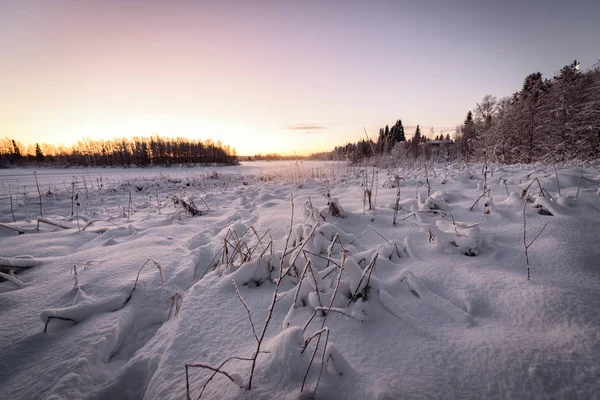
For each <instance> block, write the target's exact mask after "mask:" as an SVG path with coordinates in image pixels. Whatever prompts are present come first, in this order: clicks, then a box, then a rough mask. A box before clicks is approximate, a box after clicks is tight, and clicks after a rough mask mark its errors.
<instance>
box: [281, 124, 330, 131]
mask: <svg viewBox="0 0 600 400" xmlns="http://www.w3.org/2000/svg"><path fill="white" fill-rule="evenodd" d="M283 129H286V130H289V131H319V130H323V129H328V127H327V126H325V125H315V124H291V125H287V126H284V127H283Z"/></svg>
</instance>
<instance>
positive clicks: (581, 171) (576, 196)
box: [575, 159, 583, 200]
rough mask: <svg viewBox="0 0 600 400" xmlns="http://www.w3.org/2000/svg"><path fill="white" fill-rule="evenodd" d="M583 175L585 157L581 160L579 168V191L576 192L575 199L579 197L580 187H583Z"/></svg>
mask: <svg viewBox="0 0 600 400" xmlns="http://www.w3.org/2000/svg"><path fill="white" fill-rule="evenodd" d="M582 176H583V159H582V160H581V169H580V170H579V178H577V193H575V200H577V198H578V197H579V188H580V187H581V177H582Z"/></svg>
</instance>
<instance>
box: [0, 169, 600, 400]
mask: <svg viewBox="0 0 600 400" xmlns="http://www.w3.org/2000/svg"><path fill="white" fill-rule="evenodd" d="M268 167H269V168H270V169H269V170H263V171H260V172H259V174H256V172H257V171H256V170H243V168H246V167H242V173H235V174H234V173H232V171H229V170H227V171H225V170H223V171H225V172H221V170H217V173H216V174H214V173H212V171H211V172H206V173H200V174H195V175H194V174H192V173H188V172H187V171H186V173H185V175H178V176H172V175H168V174H165V173H163V174H162V175H158V176H156V175H154V176H152V175H151V172H149V171H148V170H142V172H141V173H140V174H139V176H136V175H135V173H136V171H139V170H135V169H134V170H131V171H127V172H128V173H129V174H130V175H133V176H128V177H120V178H116V177H111V178H110V179H103V180H102V185H101V184H100V180H99V179H98V180H94V179H93V178H92V179H90V178H89V177H90V176H93V173H95V172H96V171H92V173H90V174H89V175H88V174H82V175H81V176H82V177H83V176H88V178H87V181H86V183H85V185H84V184H83V178H81V179H78V180H77V183H76V184H75V185H72V184H71V182H72V180H70V181H66V180H65V184H53V183H52V179H51V177H50V174H49V173H48V175H46V177H45V179H46V181H45V183H44V184H43V185H42V187H43V188H44V189H43V190H44V193H43V206H44V209H43V211H44V217H43V218H45V219H46V220H47V222H41V223H38V221H40V220H41V218H40V216H39V204H38V203H36V201H37V191H36V192H35V193H33V192H32V191H31V189H30V192H29V193H28V195H26V196H23V195H22V194H19V192H18V190H17V189H16V187H17V185H16V184H15V183H10V187H9V183H6V184H4V187H5V189H7V190H6V193H3V194H4V196H2V198H0V222H1V223H2V226H0V248H1V249H2V250H1V252H0V272H1V273H2V274H3V275H2V277H3V278H4V281H3V282H0V315H1V316H2V321H3V324H2V325H1V326H0V335H1V337H2V338H3V340H2V341H1V342H0V355H1V357H0V368H1V370H2V371H9V372H8V373H4V374H1V376H0V397H2V398H23V399H25V398H27V399H29V398H53V399H61V398H98V399H103V398H115V397H117V398H134V399H135V398H147V399H170V398H172V399H180V398H185V397H186V395H187V394H189V395H190V397H191V398H198V396H199V395H200V393H202V398H242V399H243V398H248V399H254V398H290V399H292V398H294V399H295V398H310V396H311V395H313V394H314V397H315V398H322V399H353V398H354V399H364V398H369V399H397V398H539V399H542V398H543V399H546V398H557V399H559V398H565V399H566V398H570V399H571V398H594V396H597V393H599V392H600V386H599V383H598V382H600V361H599V360H600V316H599V315H598V313H597V305H598V304H600V291H599V290H598V288H599V287H600V281H599V264H598V261H597V260H598V259H599V258H598V257H599V256H600V250H599V246H598V244H600V242H599V236H598V232H599V231H598V226H600V225H599V223H600V197H599V193H598V190H599V189H598V188H599V187H600V186H599V185H598V183H597V182H599V181H600V173H598V170H597V169H595V168H594V167H593V166H586V167H585V168H584V169H583V172H584V173H583V178H580V175H581V174H580V170H579V167H570V166H564V167H562V168H559V170H558V180H559V184H560V193H561V194H560V195H559V194H558V190H559V189H558V188H559V186H558V185H557V182H556V176H555V172H554V168H553V167H544V166H541V165H534V166H532V165H519V166H490V172H489V173H488V175H487V177H486V178H487V179H486V182H485V183H484V177H483V174H482V168H481V165H472V166H467V167H465V166H459V165H440V166H430V167H429V168H428V176H427V178H428V180H429V183H430V186H431V188H428V187H427V183H426V176H425V170H424V169H396V170H390V171H378V174H379V176H378V178H377V179H376V182H377V191H376V198H374V200H375V201H374V203H375V209H374V210H367V211H366V212H365V213H363V196H362V193H361V189H360V186H361V185H363V184H364V175H363V174H365V168H360V167H348V166H340V165H322V164H319V165H316V164H315V165H311V164H310V163H307V162H305V163H303V164H300V165H297V164H293V163H286V164H284V165H283V166H281V165H279V168H278V167H277V163H270V165H269V166H268ZM361 171H362V172H361ZM371 171H372V169H371V168H368V171H367V172H366V173H368V174H370V173H371ZM18 172H19V173H20V171H18ZM44 172H46V171H44ZM61 172H62V171H61ZM40 175H42V174H38V176H40ZM396 175H397V176H401V177H402V179H401V180H396V179H394V177H395V176H396ZM536 178H537V182H539V185H538V183H537V182H534V180H535V179H536ZM398 182H399V184H400V190H401V192H400V200H399V201H398V208H397V210H395V208H396V196H397V189H398V188H397V187H395V186H397V183H398ZM380 183H381V184H380ZM484 184H486V186H487V188H489V189H490V196H489V197H487V196H485V197H482V198H481V199H480V200H479V201H478V202H476V200H477V199H478V198H479V197H480V196H481V195H482V192H483V188H484ZM530 184H531V185H530ZM46 185H47V186H46ZM61 186H62V187H61ZM528 186H529V189H528V190H527V192H526V193H525V195H523V189H525V188H527V187H528ZM578 186H579V188H578ZM46 188H48V190H46ZM540 188H542V189H543V190H541V189H540ZM428 190H429V191H430V194H431V195H430V196H428V195H427V192H428ZM11 194H12V195H13V202H14V203H13V210H12V212H11V209H10V195H11ZM74 194H78V196H77V198H76V200H75V196H74ZM374 195H375V193H374ZM174 196H177V198H178V199H181V200H184V201H185V202H186V203H187V204H190V205H193V206H194V207H195V208H196V209H198V210H202V212H203V215H201V216H195V217H192V216H190V215H189V213H188V212H186V210H185V209H184V207H182V205H181V203H179V204H176V202H174V201H173V197H174ZM72 197H73V205H72V199H71V198H72ZM575 197H577V198H575ZM77 202H79V206H77V205H76V203H77ZM292 202H293V218H292V206H291V204H292ZM331 203H333V204H335V207H332V206H331ZM474 203H476V204H475V205H474ZM486 204H487V205H486ZM524 206H525V208H524ZM335 209H337V210H338V211H339V213H338V212H336V211H335ZM523 210H525V216H526V223H527V240H528V242H529V241H531V240H532V239H533V238H534V237H535V235H536V234H537V233H538V232H539V231H540V230H541V229H542V227H543V226H544V225H545V224H546V223H548V224H547V226H546V228H545V229H544V231H543V232H542V234H541V235H540V236H539V237H538V238H537V239H536V240H535V242H534V243H533V244H532V245H531V247H530V248H529V254H528V256H529V262H530V266H531V280H529V281H528V280H527V269H526V262H525V255H524V249H523ZM541 210H545V211H543V212H540V211H541ZM395 211H396V212H397V223H396V225H393V224H392V219H393V214H394V212H395ZM13 214H14V216H15V219H16V222H12V221H13V217H12V216H13ZM71 214H73V215H71ZM550 214H551V215H550ZM90 222H91V224H90ZM290 222H291V226H290ZM88 224H89V225H88ZM84 228H85V229H84ZM19 232H23V233H19ZM286 242H287V247H286ZM149 260H150V261H149ZM144 263H146V264H145V265H144ZM157 264H158V265H159V266H160V268H158V267H157ZM143 265H144V267H143V269H141V270H140V268H141V267H142V266H143ZM74 266H75V267H74ZM281 267H283V272H284V273H282V272H281V271H282V270H281V269H280V268H281ZM75 271H77V274H76V281H75ZM138 272H139V279H138V280H137V283H136V277H137V274H138ZM286 272H287V273H286ZM280 274H281V275H280ZM234 282H235V285H234ZM134 285H135V290H132V289H133V287H134ZM275 290H277V292H276V297H275V303H274V305H273V303H272V301H273V296H274V291H275ZM242 299H243V301H242ZM272 305H273V308H272V315H271V318H270V319H269V322H268V325H267V327H266V330H265V336H264V340H263V341H262V342H261V347H260V350H261V353H259V354H258V356H257V357H256V367H255V370H254V372H253V373H252V387H251V390H247V387H248V385H249V380H250V376H251V365H252V361H249V360H239V359H232V360H230V361H228V362H227V363H226V364H225V365H224V366H223V368H222V371H223V372H226V373H227V374H228V375H229V377H230V378H231V379H230V378H229V377H227V376H225V375H223V374H217V375H215V377H214V378H213V379H212V380H210V381H208V379H209V378H210V377H211V375H212V374H213V371H211V370H209V369H207V368H202V367H189V368H188V378H189V379H188V380H187V382H186V368H185V365H186V364H203V365H209V366H212V367H218V366H219V365H221V364H222V363H223V362H224V361H226V360H228V359H229V358H231V357H240V358H245V359H248V358H249V359H252V358H253V356H254V355H255V352H256V350H257V338H260V337H261V336H262V331H263V329H264V327H265V321H267V318H268V315H269V310H270V307H271V306H272ZM246 307H247V308H246ZM249 315H250V318H249ZM48 317H61V318H63V319H57V318H54V319H51V320H50V321H48ZM251 321H252V325H254V330H253V327H252V325H251ZM46 322H48V324H47V331H46V333H44V327H45V325H46ZM255 334H256V335H255ZM313 354H314V356H313ZM307 371H308V372H307ZM207 381H208V383H207V384H205V383H206V382H207ZM188 386H189V387H188ZM301 390H302V392H301Z"/></svg>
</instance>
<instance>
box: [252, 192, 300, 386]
mask: <svg viewBox="0 0 600 400" xmlns="http://www.w3.org/2000/svg"><path fill="white" fill-rule="evenodd" d="M290 203H291V207H292V212H291V217H290V229H289V232H288V236H287V238H286V240H285V247H284V249H283V253H282V256H281V262H280V264H279V279H277V282H275V289H274V290H273V297H272V299H271V304H270V305H269V309H268V314H267V318H266V319H265V323H264V325H263V329H262V331H261V333H260V337H259V338H258V343H257V345H256V351H255V352H254V355H253V356H252V368H251V370H250V379H249V380H248V390H250V389H252V379H253V378H254V369H255V368H256V359H257V358H258V355H259V354H260V347H261V345H262V342H263V340H264V338H265V334H266V333H267V328H268V327H269V323H270V322H271V318H272V317H273V309H274V308H275V303H276V302H277V297H278V293H279V285H280V284H281V281H282V280H283V277H284V275H283V263H284V258H285V257H284V254H285V252H286V251H287V248H288V245H289V242H290V237H291V236H292V228H293V225H294V195H293V194H292V193H290Z"/></svg>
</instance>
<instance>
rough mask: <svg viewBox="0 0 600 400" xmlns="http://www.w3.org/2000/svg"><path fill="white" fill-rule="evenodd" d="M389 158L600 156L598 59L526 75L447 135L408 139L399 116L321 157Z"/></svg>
mask: <svg viewBox="0 0 600 400" xmlns="http://www.w3.org/2000/svg"><path fill="white" fill-rule="evenodd" d="M374 154H375V155H382V156H388V157H390V156H391V157H393V158H418V157H420V156H424V157H425V158H427V159H430V158H432V157H434V158H436V157H437V158H441V160H440V161H444V160H445V161H449V160H456V159H462V160H465V161H483V160H484V159H487V160H488V161H492V162H498V163H502V164H516V163H532V162H538V161H541V162H545V163H554V162H566V161H570V160H593V159H598V158H600V63H599V64H596V65H595V66H594V67H593V68H592V69H590V70H587V71H581V70H580V68H579V63H578V62H577V61H573V62H572V63H571V64H569V65H566V66H564V67H563V68H562V69H561V70H560V71H559V72H558V73H557V74H556V75H555V76H553V77H552V78H551V79H547V78H544V77H543V76H542V74H541V73H540V72H534V73H531V74H529V75H528V76H527V77H526V78H525V79H524V82H523V86H522V88H521V89H520V90H519V91H517V92H515V93H514V94H513V95H512V96H508V97H504V98H500V99H498V98H497V97H496V96H494V95H490V94H488V95H485V96H484V97H483V99H482V100H481V101H480V102H478V103H476V105H475V107H474V109H473V110H472V111H468V113H467V116H466V118H465V120H464V122H463V123H462V124H461V125H458V126H457V127H456V130H455V132H454V133H453V137H452V138H451V137H450V135H448V134H447V135H446V136H443V135H440V136H435V137H434V136H433V135H432V134H429V135H423V134H422V133H421V130H420V128H419V126H418V125H417V128H416V131H415V132H414V134H413V136H412V138H410V139H407V138H406V135H405V132H404V127H403V125H402V121H401V120H398V121H396V123H395V124H394V125H393V126H392V128H389V127H388V126H386V127H385V128H381V129H380V130H379V136H378V137H377V140H376V141H375V140H373V139H372V138H370V137H368V136H367V135H366V137H365V139H363V140H361V141H359V142H356V143H347V144H346V145H344V146H340V147H336V148H335V149H334V150H333V151H331V152H329V153H320V154H316V155H314V158H318V159H331V160H350V161H352V162H360V161H361V160H363V159H365V158H369V157H371V156H373V155H374Z"/></svg>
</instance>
